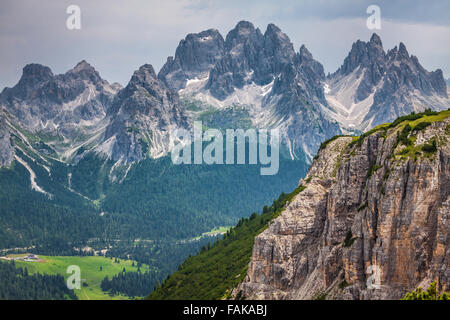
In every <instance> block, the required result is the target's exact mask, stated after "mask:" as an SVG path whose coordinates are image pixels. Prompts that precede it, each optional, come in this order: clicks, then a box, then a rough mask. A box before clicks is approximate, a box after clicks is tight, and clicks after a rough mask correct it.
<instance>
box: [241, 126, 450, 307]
mask: <svg viewBox="0 0 450 320" xmlns="http://www.w3.org/2000/svg"><path fill="white" fill-rule="evenodd" d="M449 124H450V118H447V119H445V120H443V121H439V122H434V123H432V124H431V125H430V126H428V127H427V128H425V129H423V130H421V131H413V133H412V134H410V138H412V141H413V145H412V146H410V149H414V150H417V151H416V152H417V153H416V154H415V155H414V156H408V155H401V153H402V152H401V151H402V149H404V148H405V147H404V146H403V145H402V144H401V143H398V142H397V141H398V139H397V134H398V133H399V131H400V130H401V128H399V127H396V128H391V129H388V130H380V131H377V132H375V133H373V134H371V135H369V136H367V137H365V138H364V139H361V141H362V143H360V144H359V143H352V140H353V139H355V138H352V137H340V138H337V139H336V140H334V141H332V142H330V143H329V144H328V145H327V146H326V147H325V148H324V149H322V150H320V151H319V153H318V156H317V157H316V159H315V160H314V162H313V164H312V166H311V168H310V170H309V172H308V174H307V176H306V178H305V179H304V180H302V181H300V183H301V184H303V185H305V186H307V188H306V189H305V190H304V191H303V192H301V193H300V194H299V195H297V196H296V197H295V198H294V199H293V201H292V202H291V203H290V204H288V205H287V207H286V208H285V210H284V211H283V212H282V214H281V215H280V216H278V217H277V218H276V219H274V220H273V221H272V222H271V224H270V226H269V227H268V228H267V229H266V230H265V231H264V232H262V233H261V234H260V235H259V236H257V237H256V239H255V243H254V247H253V253H252V258H251V262H250V264H249V269H248V273H247V276H246V278H245V279H244V281H243V282H242V283H241V284H240V285H239V287H238V288H236V289H235V292H236V293H237V292H239V291H242V292H241V294H243V295H244V296H245V297H246V298H247V299H316V298H326V299H398V298H401V297H403V295H404V293H405V292H406V291H410V290H412V289H415V288H416V287H417V286H419V285H422V286H426V285H427V284H428V283H430V282H431V281H437V282H438V286H439V290H446V291H448V290H449V289H450V234H449V231H450V196H449V194H450V158H449V156H450V142H449V141H450V135H449V134H450V129H449V128H450V127H449ZM432 140H436V141H437V151H436V152H431V153H426V152H424V151H422V150H421V146H422V145H424V144H425V143H427V142H430V141H432ZM377 280H378V281H377Z"/></svg>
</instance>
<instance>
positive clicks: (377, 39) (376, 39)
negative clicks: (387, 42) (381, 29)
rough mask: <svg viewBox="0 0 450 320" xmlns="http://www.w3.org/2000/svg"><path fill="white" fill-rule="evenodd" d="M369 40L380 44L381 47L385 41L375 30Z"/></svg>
mask: <svg viewBox="0 0 450 320" xmlns="http://www.w3.org/2000/svg"><path fill="white" fill-rule="evenodd" d="M369 42H370V43H372V44H374V45H378V46H380V47H383V43H382V42H381V38H380V36H379V35H378V34H376V33H375V32H374V33H373V34H372V36H371V37H370V41H369Z"/></svg>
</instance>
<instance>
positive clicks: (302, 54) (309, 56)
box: [298, 44, 313, 60]
mask: <svg viewBox="0 0 450 320" xmlns="http://www.w3.org/2000/svg"><path fill="white" fill-rule="evenodd" d="M298 53H299V54H300V57H301V58H302V59H308V60H309V59H313V55H312V53H311V52H310V51H309V50H308V49H307V48H306V46H305V45H304V44H302V45H301V47H300V49H299V51H298Z"/></svg>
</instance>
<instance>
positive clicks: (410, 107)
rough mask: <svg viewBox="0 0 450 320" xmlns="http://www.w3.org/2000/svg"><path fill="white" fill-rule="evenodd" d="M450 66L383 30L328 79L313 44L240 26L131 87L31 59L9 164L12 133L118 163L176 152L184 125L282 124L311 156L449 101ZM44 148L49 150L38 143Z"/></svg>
mask: <svg viewBox="0 0 450 320" xmlns="http://www.w3.org/2000/svg"><path fill="white" fill-rule="evenodd" d="M447 90H448V89H447V86H446V82H445V80H444V78H443V75H442V71H441V70H439V69H438V70H436V71H433V72H429V71H427V70H425V69H424V68H423V67H422V66H421V65H420V63H419V61H418V59H417V57H415V56H412V55H409V53H408V51H407V49H406V47H405V45H404V44H403V43H400V45H399V47H398V48H397V47H395V48H393V49H391V50H388V51H387V52H385V51H384V49H383V46H382V43H381V39H380V38H379V37H378V35H376V34H374V35H373V36H372V37H371V39H370V41H369V42H364V41H361V40H358V41H356V42H355V43H354V44H353V45H352V48H351V50H350V52H349V54H348V56H347V57H346V58H345V60H344V63H343V64H342V66H341V67H340V68H339V69H338V70H337V71H336V72H334V73H333V74H331V75H329V76H328V77H326V76H325V74H324V69H323V66H322V65H321V64H320V63H319V62H318V61H316V60H314V58H313V56H312V55H311V53H310V52H309V51H308V49H307V48H306V47H305V46H301V47H300V49H299V51H296V50H295V49H294V47H293V44H292V42H291V41H290V39H289V37H288V36H287V35H286V34H284V33H283V32H282V31H281V30H280V29H279V28H278V27H277V26H275V25H273V24H269V25H268V26H267V29H266V31H265V32H264V33H262V32H261V31H260V30H259V29H258V28H255V27H254V26H253V24H251V23H250V22H246V21H241V22H239V23H238V24H237V25H236V27H235V28H234V29H233V30H231V31H230V32H229V33H228V34H227V36H226V37H225V39H224V38H223V37H222V35H221V34H220V33H219V32H218V31H217V30H214V29H210V30H206V31H203V32H200V33H197V34H188V35H187V36H186V38H185V39H183V40H181V41H180V43H179V45H178V47H177V49H176V51H175V57H169V58H168V59H167V62H166V63H165V64H164V66H163V67H162V68H161V70H160V72H159V73H158V74H157V75H156V74H155V71H154V69H153V68H152V66H151V65H144V66H142V67H140V68H139V70H137V71H136V72H135V73H134V74H133V76H132V77H131V80H130V82H129V83H128V84H127V86H126V87H125V88H122V87H121V86H120V85H119V84H109V83H108V82H107V81H106V80H104V79H102V78H101V77H100V75H99V73H98V72H97V71H96V70H95V69H94V68H93V67H92V66H91V65H89V64H88V63H87V62H86V61H82V62H80V63H78V64H77V65H76V66H75V68H74V69H72V70H69V71H68V72H66V73H65V74H61V75H54V74H53V73H52V71H51V70H50V68H48V67H45V66H42V65H38V64H30V65H27V66H25V67H24V69H23V74H22V77H21V79H20V80H19V82H18V83H17V85H15V86H14V87H13V88H5V89H4V90H3V91H2V93H1V94H0V105H1V110H2V112H1V118H2V121H1V122H0V123H1V128H2V129H1V130H2V131H0V132H2V135H1V136H0V141H1V152H0V163H2V164H9V163H10V162H11V161H12V159H13V150H14V147H16V146H13V145H11V144H9V143H8V138H7V137H8V131H9V134H10V133H11V130H12V131H14V130H17V129H18V128H23V129H25V130H28V131H31V132H39V133H40V134H42V135H45V136H46V141H45V143H46V145H47V146H46V147H48V148H46V149H49V150H46V151H45V152H50V153H52V154H53V155H54V157H55V158H57V159H59V160H61V161H66V162H73V161H78V160H79V159H80V158H81V157H83V156H85V155H86V154H88V153H89V152H95V153H97V154H102V155H104V156H106V157H107V158H109V159H112V160H114V161H116V162H118V164H124V165H125V164H128V163H133V162H136V161H140V160H142V159H144V158H146V157H152V158H158V157H161V156H163V155H166V154H167V153H168V152H169V151H170V150H171V148H172V146H173V137H172V131H173V129H175V128H178V127H181V128H187V129H189V128H191V123H192V121H193V120H203V121H204V122H205V125H207V126H212V127H214V126H219V127H222V128H225V127H237V126H239V127H242V125H243V124H245V125H246V126H247V127H255V128H275V127H277V128H280V129H281V132H282V141H283V144H284V146H285V147H286V150H288V153H289V155H290V157H291V158H292V159H300V160H303V161H306V162H310V161H311V158H312V156H313V155H314V154H315V153H316V151H317V148H318V146H319V145H320V143H321V142H322V141H324V140H325V139H327V138H329V137H331V136H334V135H336V134H339V133H342V132H344V133H346V132H360V131H365V130H368V129H370V128H372V127H374V126H376V125H378V124H381V123H384V122H388V121H392V120H393V119H395V118H397V117H398V116H401V115H404V114H408V113H410V112H411V111H416V112H420V111H423V110H424V109H425V108H431V109H433V110H443V109H447V108H448V107H449V106H450V102H449V101H450V100H449V98H448V92H447ZM36 151H38V152H41V151H43V150H36Z"/></svg>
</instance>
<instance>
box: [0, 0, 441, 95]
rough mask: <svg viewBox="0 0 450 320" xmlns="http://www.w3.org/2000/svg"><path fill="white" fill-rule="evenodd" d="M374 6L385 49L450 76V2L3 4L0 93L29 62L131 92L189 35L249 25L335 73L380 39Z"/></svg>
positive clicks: (12, 0)
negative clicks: (84, 65) (77, 13)
mask: <svg viewBox="0 0 450 320" xmlns="http://www.w3.org/2000/svg"><path fill="white" fill-rule="evenodd" d="M372 4H375V5H378V6H379V7H380V8H381V30H376V32H377V33H378V34H379V35H380V36H381V39H382V41H383V45H384V48H385V49H389V48H392V47H394V46H395V45H398V43H399V42H400V41H402V42H404V43H405V45H406V47H407V49H408V51H409V52H410V53H411V54H414V55H416V56H418V58H419V60H420V62H421V63H422V65H423V66H424V67H425V68H426V69H428V70H434V69H437V68H441V69H442V70H443V72H444V76H445V77H446V78H449V77H450V1H448V0H440V1H437V0H428V1H413V0H386V1H358V0H327V1H325V0H323V1H322V0H277V1H273V0H255V1H252V0H246V1H243V0H227V1H225V0H163V1H157V0H127V1H125V0H120V1H119V0H96V1H92V0H70V1H66V0H39V1H35V0H1V2H0V47H1V50H0V70H1V72H0V90H1V89H2V88H3V87H5V86H13V85H14V84H15V83H16V82H17V81H18V79H19V78H20V75H21V73H22V68H23V66H24V65H26V64H27V63H32V62H34V63H41V64H44V65H47V66H49V67H50V68H51V69H52V70H53V72H54V73H63V72H65V71H67V70H68V69H70V68H72V67H73V66H74V65H75V64H76V63H77V62H79V61H81V60H83V59H85V60H87V61H88V62H89V63H91V64H92V65H93V66H94V67H95V68H96V69H97V70H98V71H99V72H100V74H101V75H102V77H104V78H105V79H107V80H108V81H110V82H120V83H121V84H126V83H127V82H128V80H129V79H130V77H131V74H132V73H133V71H134V70H136V69H137V68H138V67H139V66H140V65H142V64H144V63H151V64H152V65H153V66H154V67H155V69H156V70H157V71H158V70H159V69H160V68H161V66H162V65H163V64H164V62H165V61H166V59H167V56H169V55H174V53H175V49H176V46H177V45H178V42H179V41H180V40H181V39H182V38H184V37H185V35H186V34H187V33H192V32H200V31H202V30H205V29H209V28H216V29H218V30H219V31H220V32H221V33H222V35H223V36H224V37H225V36H226V33H227V32H228V31H229V30H230V29H232V28H233V27H234V26H235V25H236V23H237V22H238V21H240V20H248V21H251V22H252V23H253V24H254V25H255V26H256V27H259V28H260V29H261V31H262V32H264V30H265V29H266V26H267V24H268V23H275V24H276V25H277V26H279V27H280V28H281V29H282V30H283V31H284V32H285V33H287V35H288V36H289V37H290V38H291V41H292V42H293V43H294V46H295V48H296V50H298V48H299V47H300V46H301V45H302V44H305V45H306V47H307V48H308V49H309V50H310V51H311V52H312V54H313V55H314V57H315V58H316V59H317V60H319V61H320V62H321V63H322V64H323V65H324V67H325V70H326V72H333V71H335V70H336V69H337V68H338V67H339V66H340V65H341V64H342V62H343V59H344V58H345V56H346V55H347V53H348V51H349V50H350V47H351V44H352V43H353V42H354V41H355V40H357V39H361V40H368V39H369V38H370V35H371V33H372V32H373V30H369V29H368V28H367V27H366V20H367V17H368V16H369V15H368V14H367V13H366V9H367V7H368V6H369V5H372ZM69 5H78V6H79V7H80V9H81V30H69V29H67V27H66V20H67V18H68V16H69V15H68V14H67V13H66V9H67V7H68V6H69Z"/></svg>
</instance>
